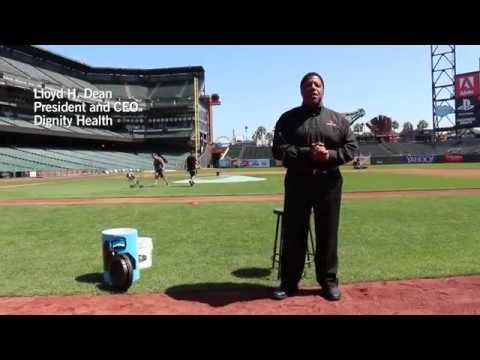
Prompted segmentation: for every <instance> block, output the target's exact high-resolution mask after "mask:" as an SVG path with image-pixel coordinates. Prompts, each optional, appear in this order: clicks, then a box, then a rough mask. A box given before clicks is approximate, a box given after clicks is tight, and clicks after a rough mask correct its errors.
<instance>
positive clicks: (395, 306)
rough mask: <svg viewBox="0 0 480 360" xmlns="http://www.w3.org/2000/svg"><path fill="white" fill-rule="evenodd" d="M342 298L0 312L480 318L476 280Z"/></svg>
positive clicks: (180, 298) (247, 293)
mask: <svg viewBox="0 0 480 360" xmlns="http://www.w3.org/2000/svg"><path fill="white" fill-rule="evenodd" d="M342 289H343V298H342V300H341V301H339V302H328V301H326V300H325V299H324V298H322V297H321V296H319V289H318V288H305V289H301V290H300V293H299V295H298V296H295V297H291V298H288V299H286V300H283V301H278V300H272V299H270V295H271V291H272V289H271V288H269V287H261V286H254V285H252V286H248V285H246V286H243V287H241V288H240V287H239V288H237V289H232V290H223V291H222V290H212V291H194V290H190V291H180V290H177V291H175V290H173V289H172V290H171V291H168V290H167V292H166V293H165V294H141V295H136V294H135V295H133V294H132V295H129V294H121V295H120V294H113V295H75V296H37V297H24V298H0V314H23V315H25V314H39V315H50V314H74V315H82V314H89V315H91V314H102V315H111V314H118V315H122V314H124V315H127V314H128V315H133V314H136V315H145V314H148V315H152V314H159V315H185V314H194V315H222V314H223V315H237V314H238V315H242V314H243V315H293V314H295V315H322V314H329V315H335V314H342V315H343V314H345V315H360V314H362V315H364V314H379V315H402V314H408V315H410V314H415V315H419V314H480V296H479V294H480V276H466V277H451V278H446V279H419V280H402V281H382V282H376V283H356V284H350V285H344V286H342Z"/></svg>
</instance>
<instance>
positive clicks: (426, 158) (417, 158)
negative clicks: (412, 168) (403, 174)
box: [405, 155, 434, 164]
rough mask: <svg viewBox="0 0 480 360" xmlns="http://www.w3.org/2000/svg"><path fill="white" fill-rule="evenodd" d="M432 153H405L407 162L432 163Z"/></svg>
mask: <svg viewBox="0 0 480 360" xmlns="http://www.w3.org/2000/svg"><path fill="white" fill-rule="evenodd" d="M433 158H434V156H433V155H405V160H406V162H407V163H409V164H410V163H433Z"/></svg>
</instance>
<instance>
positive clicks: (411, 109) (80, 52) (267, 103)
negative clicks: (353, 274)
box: [42, 45, 480, 139]
mask: <svg viewBox="0 0 480 360" xmlns="http://www.w3.org/2000/svg"><path fill="white" fill-rule="evenodd" d="M42 47H43V48H46V49H48V50H50V51H53V52H55V53H57V54H60V55H63V56H67V57H70V58H73V59H75V60H77V61H80V62H84V63H87V64H89V65H92V66H111V67H127V68H162V67H178V66H193V65H200V66H203V67H204V69H205V87H206V92H207V94H212V93H218V94H219V95H220V98H221V100H222V105H220V106H217V107H215V108H214V139H218V137H220V136H227V137H231V136H232V132H233V130H235V134H236V135H237V136H240V137H243V136H244V135H245V126H248V130H247V134H248V137H250V136H251V134H252V132H253V131H254V130H255V129H256V128H257V127H258V126H264V127H266V128H267V129H268V130H269V129H271V128H272V127H273V126H274V125H275V122H276V121H277V119H278V117H279V116H280V115H281V114H282V113H283V112H284V111H286V110H288V109H290V108H292V107H294V106H297V105H299V104H300V103H301V97H300V91H299V82H300V79H301V77H302V76H303V74H305V73H306V72H309V71H316V72H318V73H320V74H322V76H323V78H324V80H325V97H324V103H325V106H327V107H329V108H331V109H334V110H337V111H340V112H349V111H354V110H356V109H358V108H364V109H365V112H366V115H365V117H363V118H362V119H361V120H359V122H360V121H363V122H365V121H368V120H370V119H371V118H373V117H375V116H377V115H380V114H382V115H387V116H389V117H391V118H392V119H393V120H396V121H398V122H399V123H400V124H403V123H404V122H405V121H410V122H412V123H413V124H414V125H416V123H417V122H418V121H419V120H421V119H424V120H427V122H428V123H429V127H430V128H431V127H432V90H431V64H430V46H429V45H424V46H419V45H415V46H406V45H391V46H389V45H372V46H370V45H369V46H366V45H355V46H353V45H352V46H345V45H341V46H340V45H338V46H334V45H329V46H323V45H312V46H303V45H302V46H300V45H298V46H291V45H288V46H287V45H279V46H265V45H256V46H246V45H243V46H240V45H228V46H227V45H194V46H187V45H181V46H180V45H120V46H119V45H42ZM479 57H480V46H477V45H476V46H456V61H457V73H464V72H470V71H477V70H478V69H479Z"/></svg>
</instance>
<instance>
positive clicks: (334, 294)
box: [322, 284, 342, 301]
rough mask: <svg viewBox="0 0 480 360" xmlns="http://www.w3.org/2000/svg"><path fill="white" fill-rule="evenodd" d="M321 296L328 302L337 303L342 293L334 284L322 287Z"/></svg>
mask: <svg viewBox="0 0 480 360" xmlns="http://www.w3.org/2000/svg"><path fill="white" fill-rule="evenodd" d="M322 294H323V296H324V297H325V299H327V300H329V301H338V300H340V298H341V297H342V292H341V291H340V289H339V287H338V285H336V284H329V285H326V286H322Z"/></svg>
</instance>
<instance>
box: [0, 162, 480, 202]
mask: <svg viewBox="0 0 480 360" xmlns="http://www.w3.org/2000/svg"><path fill="white" fill-rule="evenodd" d="M376 168H378V169H382V168H383V167H376ZM279 170H280V169H279ZM237 172H238V171H222V174H229V173H233V174H235V173H237ZM257 172H259V173H260V174H259V175H257V177H261V178H265V179H266V181H258V182H247V183H232V184H198V185H197V186H194V187H190V186H188V185H187V184H174V183H173V182H174V181H176V180H183V179H185V178H186V177H185V174H184V173H183V172H178V173H176V174H169V179H170V182H171V184H170V186H168V187H167V186H166V185H165V184H164V183H163V182H162V181H160V183H159V184H158V185H157V186H154V180H153V177H152V175H151V174H144V175H142V176H141V183H142V184H143V185H144V187H143V188H142V189H139V188H137V187H135V188H130V187H129V183H128V182H127V180H126V179H125V178H124V177H123V176H99V177H95V178H91V177H85V178H75V179H55V180H52V181H47V182H44V183H31V184H20V185H17V186H15V185H14V184H12V183H8V184H1V183H0V199H42V198H75V197H115V196H145V197H150V196H191V195H230V194H235V195H239V194H281V193H282V192H283V176H282V175H268V174H267V175H264V174H261V170H257ZM211 174H212V171H205V172H201V174H200V176H207V175H208V176H211ZM343 176H344V179H345V182H344V184H345V185H344V191H346V192H349V191H379V190H402V189H405V190H407V189H410V190H413V189H432V188H433V189H455V188H478V187H480V181H479V179H475V178H465V177H444V176H428V175H411V174H393V173H382V172H372V171H370V172H369V171H345V172H344V174H343Z"/></svg>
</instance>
